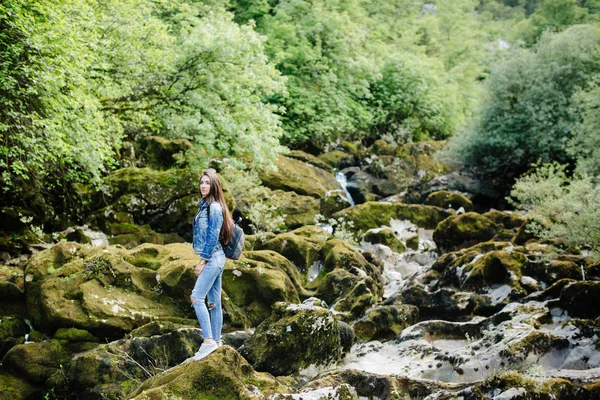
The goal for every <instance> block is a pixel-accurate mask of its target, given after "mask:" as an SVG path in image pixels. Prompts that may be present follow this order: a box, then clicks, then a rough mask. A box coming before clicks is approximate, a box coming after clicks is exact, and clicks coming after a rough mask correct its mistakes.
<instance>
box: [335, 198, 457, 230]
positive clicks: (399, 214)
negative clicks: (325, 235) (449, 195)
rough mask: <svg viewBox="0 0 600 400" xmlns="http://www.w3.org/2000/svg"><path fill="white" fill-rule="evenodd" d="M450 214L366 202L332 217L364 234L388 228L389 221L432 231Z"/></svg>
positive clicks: (432, 208)
mask: <svg viewBox="0 0 600 400" xmlns="http://www.w3.org/2000/svg"><path fill="white" fill-rule="evenodd" d="M449 216H450V213H448V212H447V211H445V210H443V209H441V208H439V207H435V206H424V205H421V204H404V203H387V202H374V201H372V202H367V203H364V204H359V205H357V206H354V207H350V208H347V209H345V210H342V211H340V212H337V213H335V214H334V215H333V217H334V218H343V219H345V220H346V221H352V222H353V223H354V226H353V229H354V230H356V231H362V232H366V231H367V230H369V229H373V228H379V227H381V226H384V225H386V226H389V225H390V220H391V219H398V220H408V221H410V222H412V223H413V224H415V225H417V226H419V227H421V228H426V229H434V228H435V227H436V226H437V225H438V224H439V223H440V222H441V221H443V220H444V219H445V218H447V217H449Z"/></svg>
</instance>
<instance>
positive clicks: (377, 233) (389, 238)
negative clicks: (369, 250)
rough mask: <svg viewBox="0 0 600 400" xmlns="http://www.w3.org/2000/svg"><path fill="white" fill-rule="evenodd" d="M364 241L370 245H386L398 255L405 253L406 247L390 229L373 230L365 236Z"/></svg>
mask: <svg viewBox="0 0 600 400" xmlns="http://www.w3.org/2000/svg"><path fill="white" fill-rule="evenodd" d="M363 241H365V242H368V243H373V244H375V243H379V244H383V245H386V246H387V247H389V248H390V249H391V250H392V251H395V252H396V253H404V252H405V251H406V246H404V243H402V241H401V240H400V239H398V238H397V237H396V235H394V232H393V231H392V230H391V229H389V228H383V229H372V230H369V231H367V233H365V234H364V235H363Z"/></svg>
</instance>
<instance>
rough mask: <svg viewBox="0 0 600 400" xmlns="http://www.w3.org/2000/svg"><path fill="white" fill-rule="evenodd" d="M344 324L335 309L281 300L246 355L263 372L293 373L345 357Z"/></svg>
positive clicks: (245, 349)
mask: <svg viewBox="0 0 600 400" xmlns="http://www.w3.org/2000/svg"><path fill="white" fill-rule="evenodd" d="M342 353H343V351H342V344H341V339H340V327H339V325H338V322H337V320H336V319H335V318H334V316H333V314H332V313H331V311H329V310H327V309H326V308H322V307H319V306H314V305H311V304H288V303H277V304H276V305H275V307H274V308H273V313H272V314H271V316H270V317H269V319H267V320H265V321H264V322H263V323H262V324H260V325H259V326H258V327H257V328H256V332H255V333H254V335H253V336H252V337H251V338H250V339H248V340H247V341H246V342H245V343H244V346H243V348H242V355H243V356H244V357H245V358H246V359H247V360H248V361H250V363H251V364H252V365H253V366H254V368H256V369H257V370H259V371H266V372H269V373H271V374H273V375H276V376H279V375H291V374H295V373H298V372H299V371H300V370H302V369H304V368H307V367H309V366H311V365H316V366H326V365H330V364H332V363H335V362H337V361H339V360H340V359H341V358H342Z"/></svg>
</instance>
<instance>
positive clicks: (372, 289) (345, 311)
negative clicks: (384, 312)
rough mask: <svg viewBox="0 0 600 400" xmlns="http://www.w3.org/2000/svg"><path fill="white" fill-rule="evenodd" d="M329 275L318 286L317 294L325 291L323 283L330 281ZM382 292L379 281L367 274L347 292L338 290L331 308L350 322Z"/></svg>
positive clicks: (369, 306)
mask: <svg viewBox="0 0 600 400" xmlns="http://www.w3.org/2000/svg"><path fill="white" fill-rule="evenodd" d="M330 275H331V274H328V275H327V276H326V277H325V278H326V279H325V280H324V281H323V282H322V284H321V285H320V286H319V291H318V294H319V295H322V294H323V293H325V290H324V289H323V287H324V283H326V282H330V280H329V278H330ZM382 294H383V287H382V285H381V282H380V281H378V280H376V279H373V278H371V277H370V276H369V277H366V278H363V279H361V280H359V281H358V282H357V283H356V284H355V285H354V286H353V287H352V288H351V290H350V291H348V292H347V293H344V292H343V291H340V292H338V298H337V299H336V300H335V303H334V304H333V306H332V309H333V310H334V311H336V312H338V313H339V317H340V318H341V319H342V320H344V321H347V322H351V321H354V320H356V319H357V318H360V317H362V316H363V315H364V314H365V312H366V311H367V310H368V309H370V308H371V307H373V306H374V305H376V304H377V303H379V302H380V301H381V296H382Z"/></svg>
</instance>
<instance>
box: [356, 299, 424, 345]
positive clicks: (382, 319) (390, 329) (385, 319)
mask: <svg viewBox="0 0 600 400" xmlns="http://www.w3.org/2000/svg"><path fill="white" fill-rule="evenodd" d="M418 319H419V309H418V308H417V307H415V306H413V305H406V304H397V305H384V306H378V307H375V308H373V309H371V310H369V311H368V312H367V313H366V315H365V316H364V317H362V318H361V319H359V320H358V321H356V322H355V323H354V325H353V328H354V332H355V334H356V338H357V339H358V340H362V341H365V342H368V341H370V340H385V339H393V338H395V337H396V336H398V335H399V334H400V333H402V330H404V328H406V327H407V326H410V325H412V324H414V323H416V322H417V321H418Z"/></svg>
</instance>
